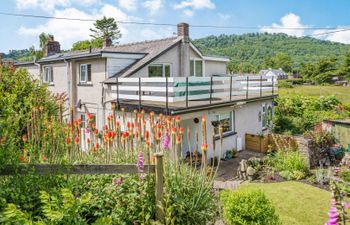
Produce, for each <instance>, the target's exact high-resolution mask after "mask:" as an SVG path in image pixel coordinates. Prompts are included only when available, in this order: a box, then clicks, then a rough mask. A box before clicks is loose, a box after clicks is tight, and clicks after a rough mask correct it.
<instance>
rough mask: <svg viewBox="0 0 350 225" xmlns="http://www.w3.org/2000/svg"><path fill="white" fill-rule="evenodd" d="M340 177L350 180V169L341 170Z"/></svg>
mask: <svg viewBox="0 0 350 225" xmlns="http://www.w3.org/2000/svg"><path fill="white" fill-rule="evenodd" d="M340 177H341V179H343V180H344V181H346V182H350V171H341V172H340Z"/></svg>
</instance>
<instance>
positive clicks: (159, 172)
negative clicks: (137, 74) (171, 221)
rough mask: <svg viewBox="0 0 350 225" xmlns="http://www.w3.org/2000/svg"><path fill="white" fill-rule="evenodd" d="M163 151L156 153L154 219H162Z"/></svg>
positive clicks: (160, 220) (161, 220)
mask: <svg viewBox="0 0 350 225" xmlns="http://www.w3.org/2000/svg"><path fill="white" fill-rule="evenodd" d="M163 174H164V165H163V153H156V220H158V221H159V222H163V221H164V215H163V205H164V204H163V185H164V184H163V182H164V178H163Z"/></svg>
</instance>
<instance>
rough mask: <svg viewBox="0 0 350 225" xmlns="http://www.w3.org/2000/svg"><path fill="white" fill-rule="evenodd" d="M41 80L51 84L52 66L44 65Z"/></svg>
mask: <svg viewBox="0 0 350 225" xmlns="http://www.w3.org/2000/svg"><path fill="white" fill-rule="evenodd" d="M43 82H44V83H47V84H49V85H53V68H52V66H45V67H44V77H43Z"/></svg>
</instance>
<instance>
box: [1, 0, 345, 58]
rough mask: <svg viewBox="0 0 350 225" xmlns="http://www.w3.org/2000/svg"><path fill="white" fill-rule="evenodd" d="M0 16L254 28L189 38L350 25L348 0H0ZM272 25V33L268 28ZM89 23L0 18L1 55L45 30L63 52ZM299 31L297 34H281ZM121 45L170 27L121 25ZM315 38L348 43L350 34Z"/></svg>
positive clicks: (197, 31)
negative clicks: (15, 15) (2, 13)
mask: <svg viewBox="0 0 350 225" xmlns="http://www.w3.org/2000/svg"><path fill="white" fill-rule="evenodd" d="M0 12H11V13H23V14H39V15H47V16H55V17H70V18H83V19H99V18H101V17H102V16H107V17H114V18H115V19H117V20H122V21H140V22H155V23H172V24H176V23H178V22H188V23H189V24H190V25H191V24H206V25H219V26H254V27H258V28H257V29H255V30H237V29H213V28H194V27H193V28H191V31H190V34H191V37H192V38H199V37H204V36H207V35H212V34H214V35H218V34H222V33H226V34H240V33H244V32H258V31H266V32H285V33H288V34H289V35H294V36H303V35H309V34H313V33H320V32H324V31H317V30H316V31H310V30H304V28H310V27H311V28H314V27H338V28H339V29H343V28H347V27H350V21H349V15H350V1H349V0H334V1H329V0H308V1H302V0H226V1H224V0H144V1H142V0H2V1H1V5H0ZM266 26H268V27H271V26H272V27H274V29H273V30H271V29H268V28H266ZM90 27H92V22H79V21H63V20H54V19H34V18H23V17H9V16H2V15H0V52H8V51H9V50H10V49H24V48H29V47H30V46H32V45H34V46H35V47H38V35H39V34H40V33H41V32H48V33H51V34H53V35H54V36H55V39H56V40H58V41H59V42H60V43H61V45H62V48H63V49H69V48H70V47H71V45H72V43H74V42H75V41H78V40H84V39H89V33H90V32H89V28H90ZM283 27H298V28H300V30H284V29H279V28H283ZM120 28H121V31H122V34H123V37H122V39H121V40H120V42H121V43H127V42H133V41H142V40H147V39H157V38H163V37H168V36H171V35H173V33H174V32H175V30H176V28H175V27H172V26H140V25H125V24H120ZM319 38H322V39H327V40H331V41H337V42H342V43H348V44H350V31H347V32H339V33H333V34H329V35H324V36H320V37H319Z"/></svg>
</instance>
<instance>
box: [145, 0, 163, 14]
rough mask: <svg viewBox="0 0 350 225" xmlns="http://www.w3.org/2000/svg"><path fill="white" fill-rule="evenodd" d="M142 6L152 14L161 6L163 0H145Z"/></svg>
mask: <svg viewBox="0 0 350 225" xmlns="http://www.w3.org/2000/svg"><path fill="white" fill-rule="evenodd" d="M143 7H145V8H146V9H147V10H149V14H150V15H154V14H156V13H157V12H158V11H159V10H160V9H161V8H162V7H163V0H147V1H145V2H144V3H143Z"/></svg>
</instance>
